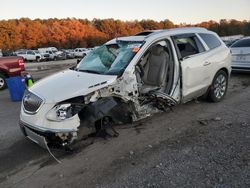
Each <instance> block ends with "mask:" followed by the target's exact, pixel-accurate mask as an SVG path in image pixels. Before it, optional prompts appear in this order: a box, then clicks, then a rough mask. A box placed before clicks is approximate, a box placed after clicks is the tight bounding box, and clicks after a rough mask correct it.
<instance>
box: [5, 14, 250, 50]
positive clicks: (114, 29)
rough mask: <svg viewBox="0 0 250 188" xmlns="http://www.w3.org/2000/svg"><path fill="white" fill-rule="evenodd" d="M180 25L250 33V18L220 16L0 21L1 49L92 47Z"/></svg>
mask: <svg viewBox="0 0 250 188" xmlns="http://www.w3.org/2000/svg"><path fill="white" fill-rule="evenodd" d="M180 26H200V27H205V28H208V29H210V30H213V31H215V32H217V33H218V34H219V35H221V36H225V35H236V34H243V35H250V22H249V21H243V22H241V21H237V20H221V21H220V22H219V23H218V22H215V21H208V22H202V23H200V24H196V25H191V24H180V25H174V24H173V23H172V22H171V21H170V20H164V21H160V22H157V21H154V20H141V21H137V20H135V21H126V22H124V21H121V20H114V19H103V20H101V19H94V20H92V21H89V20H87V19H75V18H73V19H70V18H67V19H47V20H41V19H35V20H31V19H28V18H21V19H13V20H2V21H0V49H3V50H7V49H12V50H15V49H20V48H39V47H47V46H55V47H58V48H76V47H93V46H96V45H100V44H102V43H104V42H105V41H107V40H109V39H112V38H114V37H119V36H126V35H132V34H135V33H138V32H140V31H143V30H150V29H169V28H173V27H180Z"/></svg>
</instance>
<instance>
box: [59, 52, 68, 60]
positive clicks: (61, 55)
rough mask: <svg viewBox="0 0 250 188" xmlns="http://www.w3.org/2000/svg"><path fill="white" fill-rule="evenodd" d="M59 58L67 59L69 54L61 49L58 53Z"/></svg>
mask: <svg viewBox="0 0 250 188" xmlns="http://www.w3.org/2000/svg"><path fill="white" fill-rule="evenodd" d="M56 59H57V60H65V59H67V54H66V52H64V51H59V53H58V55H57V58H56Z"/></svg>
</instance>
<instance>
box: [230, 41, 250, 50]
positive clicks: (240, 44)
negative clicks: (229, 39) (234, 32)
mask: <svg viewBox="0 0 250 188" xmlns="http://www.w3.org/2000/svg"><path fill="white" fill-rule="evenodd" d="M231 47H236V48H241V47H242V48H243V47H250V39H242V40H239V41H237V42H235V43H234V44H233V45H232V46H231Z"/></svg>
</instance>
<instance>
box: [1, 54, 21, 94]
mask: <svg viewBox="0 0 250 188" xmlns="http://www.w3.org/2000/svg"><path fill="white" fill-rule="evenodd" d="M22 71H24V59H23V58H22V57H1V58H0V90H3V89H5V88H6V78H9V77H11V76H20V75H21V72H22Z"/></svg>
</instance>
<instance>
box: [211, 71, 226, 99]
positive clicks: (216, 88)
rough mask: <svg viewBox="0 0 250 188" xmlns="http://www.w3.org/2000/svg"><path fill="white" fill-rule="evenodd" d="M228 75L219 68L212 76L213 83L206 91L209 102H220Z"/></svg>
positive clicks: (223, 95) (224, 93)
mask: <svg viewBox="0 0 250 188" xmlns="http://www.w3.org/2000/svg"><path fill="white" fill-rule="evenodd" d="M227 87H228V75H227V73H226V72H225V71H223V70H220V71H219V72H218V73H217V74H216V75H215V77H214V80H213V83H212V85H211V87H210V89H209V92H208V100H209V101H211V102H220V101H221V100H222V99H223V98H224V97H225V95H226V93H227Z"/></svg>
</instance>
